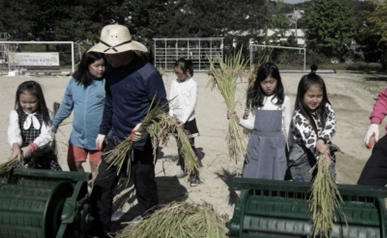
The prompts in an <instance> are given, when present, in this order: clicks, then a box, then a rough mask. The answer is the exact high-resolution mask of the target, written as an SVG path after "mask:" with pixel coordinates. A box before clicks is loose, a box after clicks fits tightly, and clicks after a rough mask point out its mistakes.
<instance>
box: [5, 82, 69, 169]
mask: <svg viewBox="0 0 387 238" xmlns="http://www.w3.org/2000/svg"><path fill="white" fill-rule="evenodd" d="M51 126H52V125H51V118H50V111H49V110H48V108H47V105H46V101H45V98H44V94H43V90H42V87H41V86H40V84H39V83H38V82H36V81H32V80H31V81H25V82H23V83H21V84H20V85H19V87H18V88H17V91H16V100H15V109H14V110H12V111H11V113H10V115H9V126H8V142H9V144H10V145H11V146H12V155H11V159H17V160H19V161H20V162H18V163H16V164H15V165H14V168H35V169H50V170H62V169H61V167H60V166H59V164H58V160H57V157H56V154H55V152H54V151H53V149H52V148H51V145H50V144H51V141H52V136H51Z"/></svg>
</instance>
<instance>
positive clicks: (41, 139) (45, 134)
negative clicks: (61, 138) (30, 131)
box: [34, 112, 52, 148]
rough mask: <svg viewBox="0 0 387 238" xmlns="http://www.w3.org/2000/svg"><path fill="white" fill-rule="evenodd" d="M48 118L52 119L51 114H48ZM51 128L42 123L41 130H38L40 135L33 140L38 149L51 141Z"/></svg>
mask: <svg viewBox="0 0 387 238" xmlns="http://www.w3.org/2000/svg"><path fill="white" fill-rule="evenodd" d="M50 117H52V113H51V112H50ZM51 133H52V126H51V125H46V123H42V128H41V129H40V134H39V136H38V137H36V139H35V140H34V143H35V144H36V145H37V146H38V147H39V148H41V147H43V146H45V145H47V144H49V143H50V142H51V141H52V136H51Z"/></svg>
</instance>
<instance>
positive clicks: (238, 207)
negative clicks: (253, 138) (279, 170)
mask: <svg viewBox="0 0 387 238" xmlns="http://www.w3.org/2000/svg"><path fill="white" fill-rule="evenodd" d="M311 185H312V184H311V183H298V182H291V181H276V180H260V179H246V178H235V179H234V182H233V187H234V188H236V189H240V190H241V195H240V198H239V199H238V200H237V202H236V204H235V208H234V214H233V217H232V219H231V220H230V221H229V222H228V223H227V226H228V228H229V231H230V237H232V238H236V237H239V238H273V237H275V238H291V237H300V238H307V237H312V235H313V222H312V213H311V211H310V209H309V203H308V201H309V198H310V188H311ZM338 188H339V191H340V194H341V196H342V198H343V202H342V203H341V207H342V209H343V212H344V214H345V217H346V220H347V223H348V226H347V225H346V223H345V219H344V217H342V215H341V214H340V213H339V212H336V214H335V216H334V218H333V219H334V228H333V231H332V237H340V238H350V237H351V238H376V237H378V238H380V237H386V219H385V217H386V213H387V212H386V208H385V205H384V204H385V202H384V199H385V198H386V197H387V189H385V188H381V187H369V186H360V185H338Z"/></svg>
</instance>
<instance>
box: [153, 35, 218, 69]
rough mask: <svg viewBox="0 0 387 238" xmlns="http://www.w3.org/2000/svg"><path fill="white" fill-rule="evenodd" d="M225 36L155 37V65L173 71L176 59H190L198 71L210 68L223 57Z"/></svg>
mask: <svg viewBox="0 0 387 238" xmlns="http://www.w3.org/2000/svg"><path fill="white" fill-rule="evenodd" d="M223 40H224V38H223V37H205V38H154V39H153V41H154V65H155V67H156V68H158V69H163V70H165V71H172V70H173V68H174V64H175V61H176V60H178V59H180V58H185V59H190V60H191V61H192V62H193V65H194V69H195V70H197V71H203V70H208V69H209V68H210V65H211V62H210V61H212V62H214V61H216V59H217V58H218V57H219V58H220V59H223Z"/></svg>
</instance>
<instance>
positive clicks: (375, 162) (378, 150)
mask: <svg viewBox="0 0 387 238" xmlns="http://www.w3.org/2000/svg"><path fill="white" fill-rule="evenodd" d="M357 184H359V185H373V186H384V185H386V184H387V137H386V136H383V137H382V138H381V139H380V140H379V142H378V143H376V144H375V146H374V148H373V149H372V154H371V156H370V158H369V159H368V161H367V163H366V164H365V166H364V168H363V171H362V172H361V174H360V178H359V180H358V181H357Z"/></svg>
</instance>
